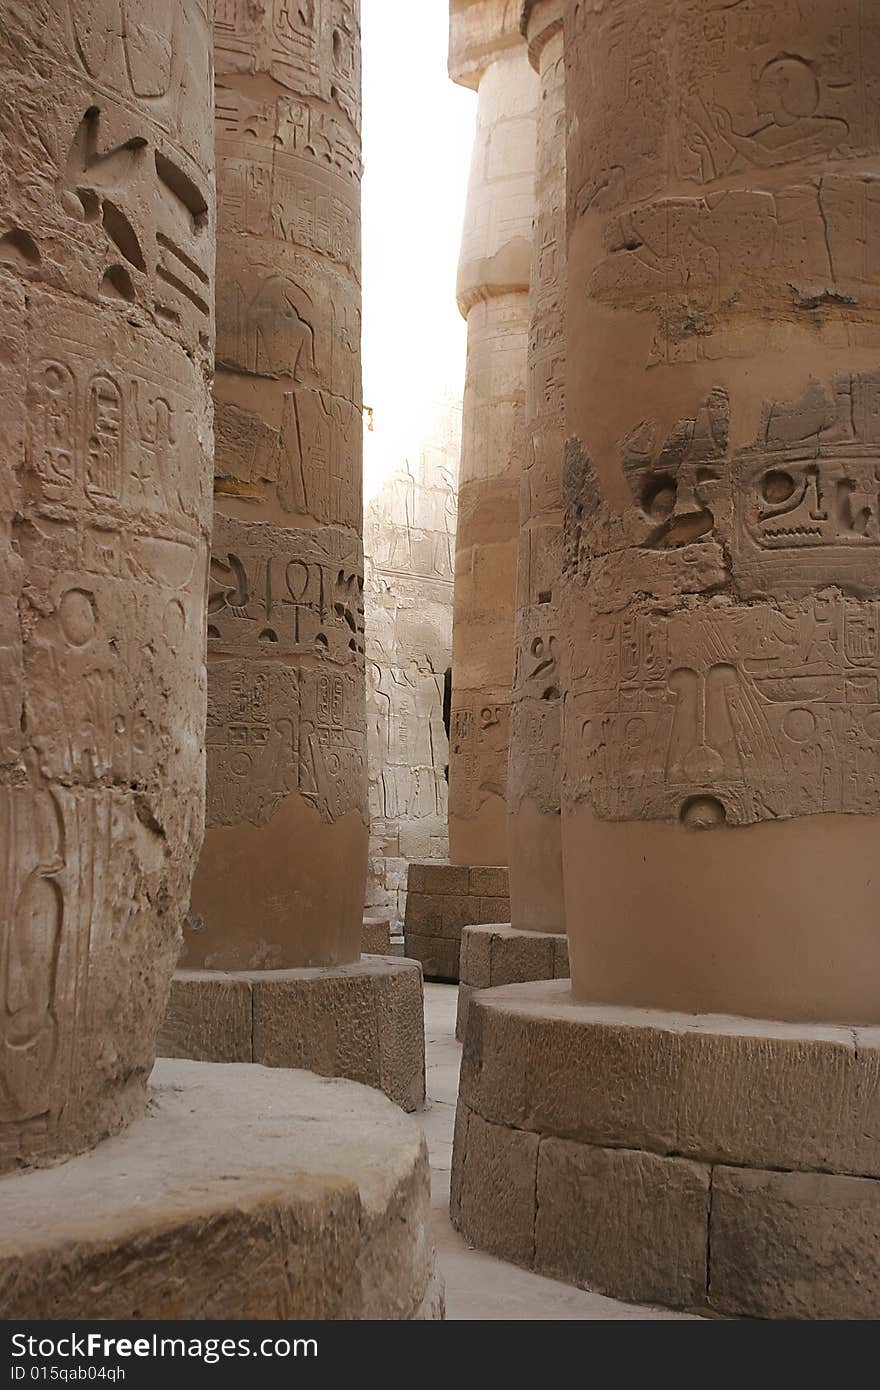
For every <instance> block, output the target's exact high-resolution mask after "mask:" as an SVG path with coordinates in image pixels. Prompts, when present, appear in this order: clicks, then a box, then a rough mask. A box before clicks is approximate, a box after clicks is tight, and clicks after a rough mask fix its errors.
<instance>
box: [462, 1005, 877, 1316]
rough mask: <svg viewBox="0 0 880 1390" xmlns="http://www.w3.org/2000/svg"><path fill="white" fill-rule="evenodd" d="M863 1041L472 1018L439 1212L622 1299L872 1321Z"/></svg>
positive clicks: (502, 1247)
mask: <svg viewBox="0 0 880 1390" xmlns="http://www.w3.org/2000/svg"><path fill="white" fill-rule="evenodd" d="M878 1081H880V1029H877V1028H842V1027H833V1026H826V1025H809V1024H787V1023H779V1022H775V1021H764V1020H760V1019H755V1020H752V1019H743V1018H733V1017H725V1016H720V1015H716V1016H708V1015H705V1016H699V1015H687V1014H669V1013H664V1012H660V1011H650V1010H637V1009H626V1008H615V1007H611V1006H600V1005H586V1004H578V1003H576V1002H574V1001H572V999H571V995H570V988H569V985H568V982H567V981H566V982H563V981H558V982H556V983H549V982H548V983H544V984H525V985H523V984H519V985H513V986H510V987H508V988H505V989H493V990H490V991H487V992H484V993H480V994H477V995H476V996H475V997H474V998H473V999H472V1000H471V1003H470V1009H469V1018H468V1031H467V1039H466V1043H465V1049H464V1055H463V1059H462V1068H461V1081H460V1091H459V1102H458V1111H457V1115H456V1137H455V1153H454V1157H453V1179H452V1204H451V1210H452V1216H453V1221H454V1223H455V1224H456V1225H457V1226H458V1228H459V1229H460V1230H461V1232H462V1234H463V1235H464V1236H465V1237H466V1238H467V1239H468V1240H469V1241H472V1242H473V1243H474V1244H475V1245H477V1246H479V1247H480V1248H481V1249H484V1250H488V1251H489V1252H491V1253H492V1254H495V1255H498V1256H500V1257H501V1258H503V1259H508V1260H511V1261H513V1262H515V1263H517V1264H522V1265H525V1266H527V1267H529V1268H531V1269H535V1270H538V1271H539V1272H541V1273H543V1274H546V1275H550V1276H552V1277H554V1278H559V1279H564V1280H566V1281H568V1282H570V1283H574V1284H578V1285H581V1286H583V1287H589V1288H592V1289H595V1290H597V1291H598V1292H601V1293H605V1294H608V1295H611V1296H613V1297H617V1298H624V1299H628V1300H631V1301H633V1302H641V1303H661V1304H665V1305H669V1306H672V1307H678V1308H686V1309H690V1310H692V1311H695V1312H705V1313H716V1314H724V1315H728V1316H743V1317H761V1318H876V1317H877V1316H878V1312H880V1253H878V1252H880V1085H878Z"/></svg>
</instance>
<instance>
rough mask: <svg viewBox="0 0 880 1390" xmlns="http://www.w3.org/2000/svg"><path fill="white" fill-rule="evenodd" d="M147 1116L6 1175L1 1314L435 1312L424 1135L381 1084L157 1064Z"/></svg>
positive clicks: (0, 1204)
mask: <svg viewBox="0 0 880 1390" xmlns="http://www.w3.org/2000/svg"><path fill="white" fill-rule="evenodd" d="M153 1082H154V1087H155V1090H154V1092H153V1102H152V1105H151V1109H150V1114H149V1115H148V1116H147V1117H145V1118H143V1119H140V1120H138V1121H136V1122H135V1123H134V1124H133V1125H132V1126H131V1127H130V1128H129V1129H128V1131H127V1132H126V1133H125V1134H124V1135H121V1136H118V1137H116V1138H113V1139H110V1140H108V1141H107V1142H106V1143H104V1144H102V1145H101V1146H100V1147H99V1148H98V1149H97V1150H96V1151H95V1152H94V1153H91V1154H87V1155H84V1156H82V1157H79V1158H75V1159H72V1160H71V1161H70V1162H68V1163H66V1164H64V1165H62V1166H60V1167H54V1168H50V1169H47V1170H42V1171H35V1172H31V1173H27V1174H20V1175H17V1176H14V1177H6V1178H4V1179H3V1180H0V1226H2V1229H3V1244H2V1250H0V1313H2V1316H3V1317H4V1318H16V1319H27V1320H28V1321H32V1320H37V1319H72V1320H89V1319H91V1320H94V1319H96V1318H98V1319H122V1320H142V1319H143V1320H148V1321H149V1320H153V1319H159V1320H161V1319H186V1320H189V1319H211V1320H213V1319H216V1320H225V1319H229V1320H233V1319H279V1320H289V1319H310V1318H314V1319H321V1320H324V1319H327V1320H332V1319H394V1320H400V1319H410V1318H415V1317H426V1316H428V1317H441V1316H442V1286H441V1285H440V1284H439V1282H438V1280H437V1276H436V1274H435V1272H434V1268H433V1252H432V1249H431V1245H430V1242H429V1241H428V1240H427V1239H426V1223H427V1220H428V1213H429V1176H428V1166H427V1154H426V1151H425V1146H424V1139H423V1138H422V1136H421V1134H420V1133H419V1131H418V1129H417V1127H416V1126H415V1124H414V1123H413V1122H412V1121H411V1120H409V1119H407V1118H406V1117H405V1116H404V1115H402V1114H401V1112H400V1111H399V1110H398V1109H397V1108H396V1107H395V1106H393V1105H391V1104H390V1103H389V1102H388V1101H387V1100H386V1099H385V1098H384V1097H383V1096H379V1095H377V1094H376V1093H375V1092H370V1091H367V1090H365V1089H364V1088H363V1087H360V1086H354V1085H352V1084H351V1083H350V1082H345V1081H338V1080H326V1079H322V1078H318V1077H315V1076H312V1075H309V1074H308V1073H305V1072H289V1071H268V1070H266V1069H265V1068H263V1067H252V1066H249V1067H247V1068H245V1067H234V1066H205V1065H199V1064H196V1063H192V1062H179V1061H174V1062H171V1061H161V1062H159V1063H158V1064H157V1067H156V1070H155V1072H154V1075H153Z"/></svg>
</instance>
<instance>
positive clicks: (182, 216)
mask: <svg viewBox="0 0 880 1390" xmlns="http://www.w3.org/2000/svg"><path fill="white" fill-rule="evenodd" d="M210 8H211V7H210V4H206V3H204V2H203V0H149V3H140V4H137V3H133V0H46V2H45V3H40V4H37V5H21V4H17V3H11V0H0V85H2V92H3V98H2V104H0V315H2V333H0V341H2V350H0V430H2V438H3V444H4V449H3V454H2V459H0V691H2V699H0V749H2V755H0V756H2V763H0V768H2V777H0V851H2V860H0V863H2V868H0V984H2V989H0V1000H2V1004H0V1166H2V1167H3V1168H10V1167H13V1166H17V1167H18V1169H19V1171H16V1172H7V1173H5V1174H4V1175H3V1176H2V1177H0V1317H3V1318H6V1319H13V1318H14V1319H21V1320H26V1321H28V1322H30V1321H33V1320H36V1319H40V1320H44V1319H53V1318H54V1319H61V1320H67V1319H71V1320H82V1319H88V1318H98V1319H104V1320H106V1319H113V1320H115V1319H121V1320H126V1321H128V1320H132V1319H148V1320H154V1319H163V1318H172V1319H179V1320H187V1321H188V1320H192V1319H212V1320H213V1319H218V1320H226V1319H230V1318H241V1317H243V1318H266V1317H269V1318H273V1319H283V1320H287V1319H301V1318H320V1319H339V1318H343V1319H367V1318H369V1319H395V1320H396V1319H411V1318H436V1317H440V1316H442V1309H443V1300H442V1287H441V1286H440V1285H439V1283H438V1281H437V1279H436V1277H435V1275H434V1272H433V1250H432V1248H431V1244H430V1241H428V1242H426V1240H425V1228H426V1225H427V1221H428V1216H429V1210H428V1208H429V1173H428V1166H427V1156H426V1154H425V1151H424V1139H423V1137H422V1135H421V1133H420V1132H419V1130H418V1129H417V1127H416V1126H415V1125H414V1124H413V1123H412V1122H411V1121H410V1120H408V1119H407V1118H406V1117H405V1116H404V1115H402V1114H401V1113H400V1111H399V1110H398V1109H397V1108H396V1107H395V1106H393V1105H392V1104H391V1103H390V1102H389V1101H388V1100H387V1099H386V1098H385V1096H380V1095H376V1094H371V1093H369V1092H368V1091H365V1090H364V1089H363V1088H362V1087H354V1086H347V1085H345V1084H344V1083H339V1082H337V1083H335V1084H334V1086H333V1087H332V1095H331V1094H330V1093H329V1090H328V1087H327V1085H326V1083H325V1082H323V1081H322V1080H321V1079H320V1078H318V1077H315V1076H311V1075H308V1074H304V1073H302V1072H287V1071H275V1072H269V1071H266V1070H264V1069H262V1068H253V1067H249V1068H243V1067H218V1066H206V1065H203V1064H200V1063H196V1062H191V1061H183V1062H180V1061H166V1060H162V1061H160V1062H159V1063H158V1064H157V1065H156V1067H155V1069H154V1070H153V1071H152V1090H151V1103H150V1105H149V1107H148V1108H146V1109H145V1106H144V1101H145V1099H146V1093H147V1078H148V1076H149V1075H150V1071H151V1068H152V1067H153V1059H154V1052H155V1039H156V1033H157V1030H158V1027H159V1023H160V1020H161V1017H162V1013H163V1011H164V1009H165V1004H166V1000H167V996H168V986H169V981H170V978H171V972H172V969H173V966H174V961H175V957H176V955H177V951H178V947H179V941H180V928H181V921H182V918H183V915H184V912H185V909H186V904H187V899H188V895H189V888H190V879H191V875H192V869H193V864H194V861H195V857H196V855H197V853H198V851H199V847H200V843H201V838H202V828H203V821H204V808H203V798H202V792H201V789H202V786H203V779H204V766H203V763H204V733H205V692H206V683H205V669H204V661H205V635H204V634H205V626H204V625H205V598H206V592H207V569H208V540H209V534H208V533H209V523H210V506H211V489H210V465H211V454H212V446H213V441H212V429H211V398H210V381H211V374H212V367H213V352H214V331H213V319H214V309H213V305H214V247H215V218H214V168H213V158H214V156H213V126H212V118H211V117H212V112H211V71H212V64H211V29H210ZM253 8H254V7H253V6H252V5H250V4H248V10H249V11H252V10H253ZM306 8H307V7H306V6H305V5H299V6H296V7H293V9H292V10H291V8H290V7H285V9H284V11H283V13H284V14H285V15H287V14H288V12H289V11H290V12H291V13H297V14H300V15H301V14H303V13H304V12H305V10H306ZM281 13H282V12H281V10H279V23H280V15H281ZM276 331H279V332H280V330H278V327H277V325H274V326H273V315H272V314H271V313H269V312H268V311H267V315H266V318H265V320H263V321H262V323H261V326H260V328H259V332H258V333H257V340H258V341H259V344H260V346H259V349H258V351H259V352H260V353H262V352H263V351H266V350H269V349H268V348H267V346H266V345H267V344H269V343H271V342H273V341H275V342H277V338H276V339H273V336H272V335H273V333H275V332H276ZM285 331H286V330H285ZM236 553H237V552H236ZM241 582H242V584H243V585H244V584H245V583H247V582H249V581H248V580H246V579H245V578H242V580H241ZM248 602H250V600H248ZM245 606H247V605H245ZM239 696H240V698H239ZM233 698H235V699H239V707H240V711H241V723H242V727H245V726H247V727H248V729H249V730H252V729H253V727H254V725H255V724H258V723H259V721H258V720H257V719H256V714H257V713H258V712H259V711H260V706H259V705H258V702H257V701H256V700H255V699H253V698H251V697H250V696H249V695H248V693H247V687H245V685H244V684H242V686H241V688H240V691H239V692H237V693H236V692H233V694H231V695H230V701H231V700H232V699H233ZM248 720H250V723H249V724H248V723H247V721H248ZM244 747H245V748H246V749H247V750H248V751H250V750H251V749H252V747H253V741H246V742H245V743H244ZM358 906H359V901H358ZM358 926H359V921H358ZM313 973H317V972H313ZM409 974H410V976H413V975H414V976H415V979H416V983H417V985H418V971H417V970H414V969H413V967H410V971H409ZM389 988H390V987H389ZM415 998H416V999H418V989H416V995H415ZM348 1002H349V1004H350V1003H351V1001H350V999H349V1001H348ZM419 1022H420V1020H419V1019H417V1020H416V1025H417V1024H418V1023H419ZM261 1025H262V1026H264V1027H265V1016H264V1017H263V1018H262V1020H261V1018H260V1016H259V1011H258V1010H257V1009H256V1008H255V1009H254V1010H253V1011H252V1012H251V1015H250V1017H249V1020H248V1026H249V1028H251V1029H252V1030H259V1028H260V1027H261ZM414 1026H415V1025H414ZM375 1032H376V1025H375V1018H374V1017H373V1016H372V1015H371V1014H370V1015H368V1016H367V1019H366V1022H364V1024H363V1033H364V1037H365V1039H366V1038H367V1037H368V1036H369V1035H370V1034H371V1033H375ZM393 1040H394V1041H395V1042H396V1043H397V1045H398V1046H403V1045H405V1042H406V1034H405V1030H404V1031H402V1030H401V1029H400V1027H399V1024H398V1027H397V1030H396V1032H395V1033H394V1039H393ZM385 1041H386V1042H387V1040H385ZM349 1042H351V1039H350V1038H349ZM365 1052H366V1048H364V1053H365ZM279 1116H283V1117H284V1122H283V1124H279ZM129 1122H130V1123H129ZM115 1131H121V1132H118V1133H112V1137H106V1136H108V1135H110V1134H111V1132H115ZM100 1140H103V1141H104V1142H98V1141H100ZM79 1150H86V1151H85V1152H77V1151H79ZM53 1157H65V1158H67V1161H66V1162H64V1163H61V1164H55V1165H48V1166H47V1165H46V1164H45V1163H44V1162H42V1160H46V1159H49V1158H53ZM32 1160H41V1162H40V1163H39V1164H38V1165H37V1166H34V1167H32V1168H31V1169H30V1170H29V1171H21V1169H22V1168H26V1167H27V1165H28V1163H29V1162H30V1161H32ZM293 1232H295V1233H296V1234H295V1236H293V1235H292V1234H291V1233H293ZM206 1242H207V1247H209V1248H210V1257H209V1258H206V1257H205V1252H206V1248H207V1247H206ZM328 1270H331V1271H332V1274H331V1275H328ZM365 1270H368V1271H369V1276H368V1277H365V1274H364V1271H365ZM292 1271H294V1272H295V1276H296V1277H291V1273H292Z"/></svg>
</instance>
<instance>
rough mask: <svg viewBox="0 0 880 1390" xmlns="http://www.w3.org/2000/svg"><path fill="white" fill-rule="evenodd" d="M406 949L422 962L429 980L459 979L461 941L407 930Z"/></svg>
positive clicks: (408, 953)
mask: <svg viewBox="0 0 880 1390" xmlns="http://www.w3.org/2000/svg"><path fill="white" fill-rule="evenodd" d="M403 941H404V950H405V952H406V954H407V956H409V957H410V958H411V959H412V960H418V961H421V963H422V972H423V974H424V976H425V979H428V980H451V981H453V982H455V981H457V980H458V951H459V943H458V942H457V941H449V940H447V939H444V938H443V937H442V936H421V935H419V934H418V933H416V932H411V931H409V930H407V931H406V932H405V933H404V938H403Z"/></svg>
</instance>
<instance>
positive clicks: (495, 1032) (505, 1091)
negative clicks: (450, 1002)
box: [458, 991, 532, 1129]
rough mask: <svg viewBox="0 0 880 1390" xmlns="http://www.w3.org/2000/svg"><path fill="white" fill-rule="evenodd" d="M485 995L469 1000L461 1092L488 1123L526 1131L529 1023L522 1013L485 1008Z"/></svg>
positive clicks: (463, 1098) (479, 994) (462, 1057)
mask: <svg viewBox="0 0 880 1390" xmlns="http://www.w3.org/2000/svg"><path fill="white" fill-rule="evenodd" d="M485 997H486V996H485V992H484V991H478V992H477V993H475V994H474V996H473V997H472V998H471V1000H470V1003H469V1005H468V1010H467V1031H466V1033H465V1036H464V1047H463V1049H462V1056H461V1071H460V1074H459V1083H458V1093H459V1096H460V1097H461V1098H462V1100H464V1102H465V1104H466V1105H468V1106H469V1108H470V1109H471V1110H473V1111H475V1112H476V1113H477V1114H478V1115H482V1117H483V1118H484V1119H486V1120H492V1121H494V1122H495V1123H497V1124H502V1125H510V1126H512V1127H516V1128H520V1129H525V1128H532V1126H531V1125H529V1124H527V1123H526V1121H527V1117H528V1085H527V1081H528V1074H527V1069H526V1062H527V1058H528V1052H527V1048H528V1035H529V1029H528V1024H527V1022H526V1021H524V1020H523V1019H522V1018H521V1017H520V1016H519V1015H518V1014H515V1013H502V1012H500V1011H498V1010H493V1011H491V1012H489V1011H487V1010H486V1009H484V1008H483V1007H482V1001H483V999H484V998H485Z"/></svg>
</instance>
